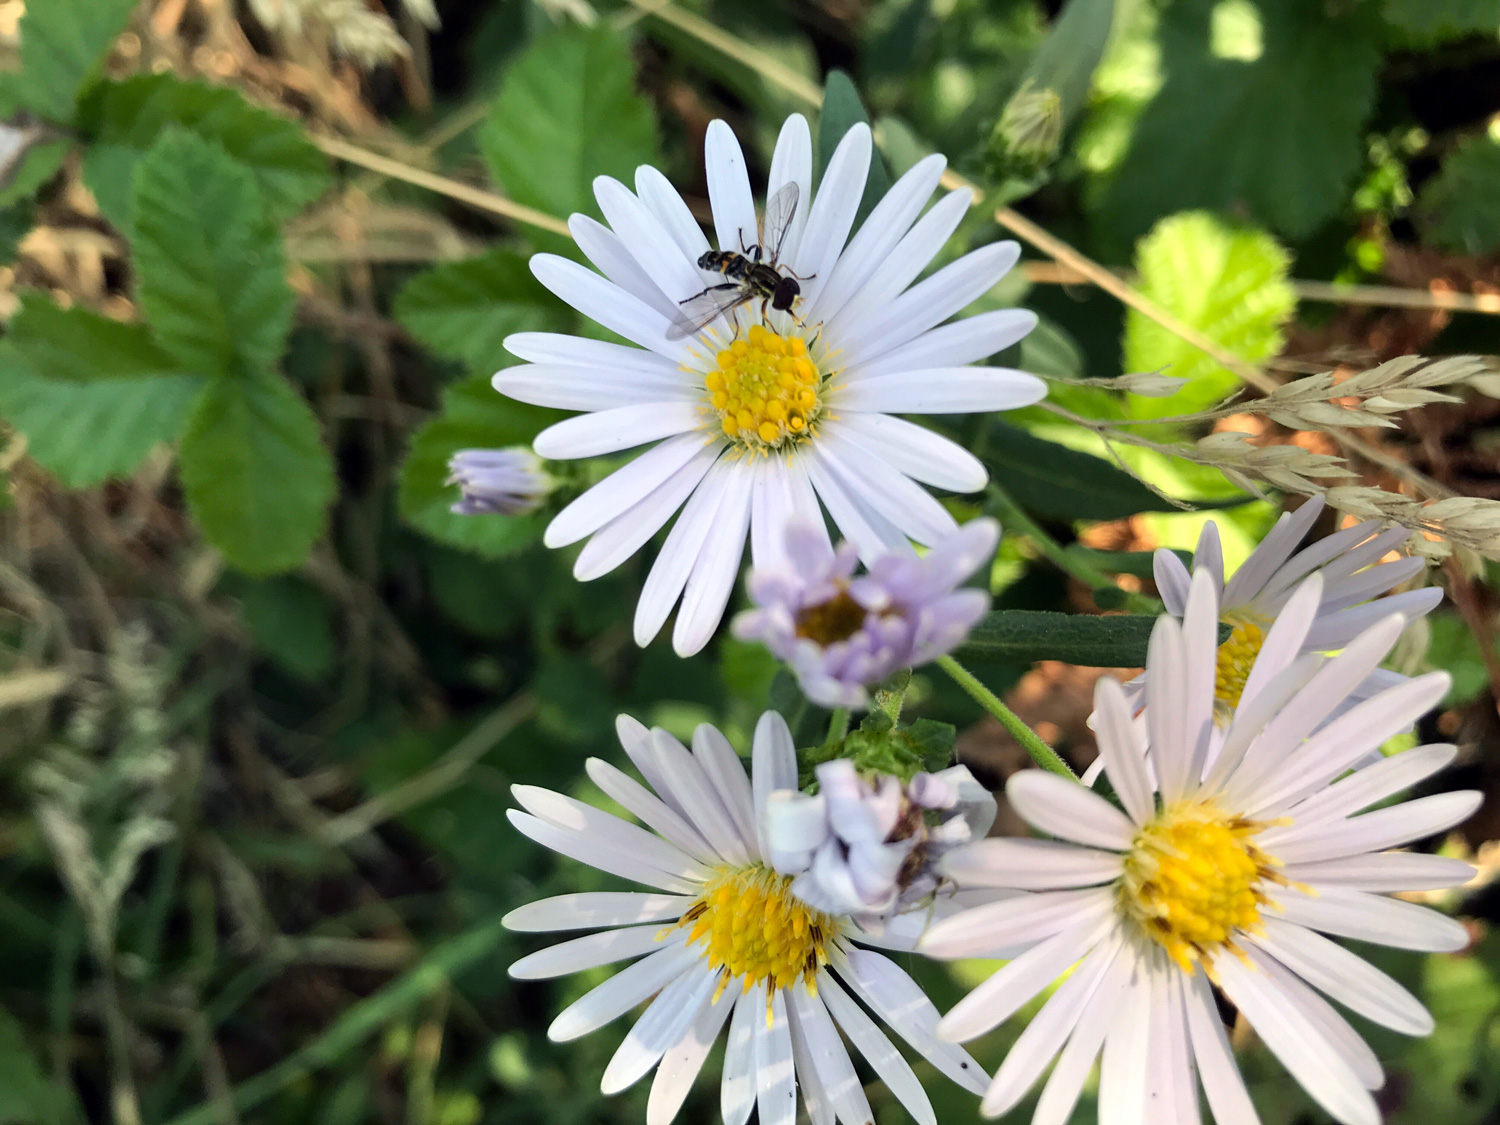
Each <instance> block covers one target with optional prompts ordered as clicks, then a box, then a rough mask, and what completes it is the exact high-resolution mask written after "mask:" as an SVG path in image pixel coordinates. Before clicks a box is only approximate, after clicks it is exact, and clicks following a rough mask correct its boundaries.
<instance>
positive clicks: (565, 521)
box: [542, 434, 713, 547]
mask: <svg viewBox="0 0 1500 1125" xmlns="http://www.w3.org/2000/svg"><path fill="white" fill-rule="evenodd" d="M710 448H711V447H710V446H708V445H707V443H705V442H704V440H703V439H702V438H701V437H700V436H699V435H697V434H683V435H682V436H681V437H675V438H671V439H669V440H667V441H664V442H662V443H661V444H660V445H658V446H656V447H654V448H652V449H648V450H646V452H644V453H642V454H641V455H640V456H639V457H637V458H636V459H635V460H633V461H631V462H629V463H628V464H626V465H624V466H622V467H621V468H619V469H616V470H615V471H614V472H613V473H611V474H610V475H609V476H607V477H605V478H604V479H603V480H602V481H600V482H599V483H598V484H596V485H594V486H593V487H592V488H590V489H589V490H588V491H587V492H585V493H584V494H583V495H582V496H580V497H578V499H576V500H574V501H573V502H572V503H571V504H569V505H568V506H567V507H566V508H564V509H563V510H562V511H561V512H558V513H557V515H556V516H555V517H554V518H553V520H552V522H551V523H550V524H548V525H547V531H546V534H545V535H544V536H543V538H542V541H543V542H544V543H546V545H547V546H549V547H566V546H567V545H568V544H569V543H576V542H578V540H580V539H582V538H584V537H585V536H587V535H592V534H593V533H594V532H596V531H598V530H599V529H600V528H601V527H603V526H604V525H605V524H607V523H609V522H610V521H611V520H613V519H615V518H616V517H618V516H619V515H620V514H621V513H622V512H624V511H626V510H627V509H629V508H632V507H634V506H635V505H636V504H639V503H640V502H641V501H642V500H644V499H645V498H646V497H647V496H650V495H651V494H652V493H653V492H655V491H657V490H658V489H659V488H661V487H662V486H663V485H665V484H666V482H667V481H668V480H669V479H670V478H671V477H672V476H673V475H674V474H676V473H677V472H678V471H679V470H680V469H681V468H682V467H683V466H684V465H686V464H688V463H689V462H690V461H693V460H694V459H695V458H696V459H697V460H699V461H703V460H705V459H706V460H707V461H708V463H709V464H712V463H713V459H712V457H710V456H709V455H708V453H707V452H706V451H707V450H708V449H710ZM703 471H704V472H707V469H706V468H705V469H704V470H703ZM699 475H700V476H701V475H702V474H701V473H700V474H699ZM679 503H680V501H679ZM663 522H665V521H663ZM657 526H658V527H659V526H660V524H658V525H657Z"/></svg>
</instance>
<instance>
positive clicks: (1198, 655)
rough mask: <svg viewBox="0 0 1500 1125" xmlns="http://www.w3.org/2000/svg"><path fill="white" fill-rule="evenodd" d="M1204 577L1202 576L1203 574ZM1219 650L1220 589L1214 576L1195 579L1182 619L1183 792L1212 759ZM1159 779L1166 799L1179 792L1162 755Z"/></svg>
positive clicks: (1157, 763)
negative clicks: (1210, 757)
mask: <svg viewBox="0 0 1500 1125" xmlns="http://www.w3.org/2000/svg"><path fill="white" fill-rule="evenodd" d="M1200 574H1201V572H1200ZM1218 648H1219V598H1218V588H1217V586H1216V585H1215V584H1214V581H1213V578H1212V576H1210V575H1203V576H1202V577H1200V576H1199V574H1194V575H1193V584H1192V586H1191V587H1190V588H1189V590H1188V601H1187V610H1186V611H1185V612H1184V614H1183V617H1182V655H1183V660H1184V663H1185V671H1186V673H1187V679H1186V682H1185V683H1184V685H1183V702H1184V711H1183V716H1182V729H1183V731H1184V734H1185V737H1186V742H1185V743H1184V747H1183V749H1184V750H1185V752H1186V758H1185V760H1184V765H1185V767H1186V768H1185V770H1184V772H1183V773H1182V775H1181V780H1180V785H1181V791H1182V792H1187V791H1188V790H1191V789H1196V788H1197V786H1198V783H1199V782H1200V781H1201V780H1202V778H1203V767H1204V764H1205V762H1206V760H1207V757H1208V748H1209V739H1210V734H1211V733H1212V731H1213V708H1214V676H1215V661H1216V659H1217V653H1218ZM1152 764H1153V765H1154V766H1155V767H1156V770H1157V777H1158V778H1161V779H1162V785H1161V790H1162V796H1163V798H1166V799H1169V800H1170V799H1171V798H1170V797H1169V796H1168V794H1169V793H1172V792H1173V791H1175V790H1177V788H1178V783H1174V782H1170V781H1168V780H1167V779H1166V778H1165V777H1164V775H1163V759H1162V757H1161V756H1160V755H1159V754H1158V755H1155V756H1154V758H1153V763H1152Z"/></svg>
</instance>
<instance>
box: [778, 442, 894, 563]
mask: <svg viewBox="0 0 1500 1125" xmlns="http://www.w3.org/2000/svg"><path fill="white" fill-rule="evenodd" d="M802 464H803V467H804V468H805V469H806V470H807V479H808V480H809V481H810V482H811V483H812V486H813V490H814V491H815V492H817V494H818V499H819V500H821V501H822V502H823V506H824V507H826V508H827V509H828V514H829V515H830V516H832V517H833V522H834V523H836V524H837V525H838V529H839V530H840V531H841V532H843V534H844V538H845V539H847V540H849V541H850V542H851V543H853V544H854V545H855V546H856V547H857V548H858V549H859V557H860V559H861V560H862V561H863V562H864V564H865V565H866V566H870V565H871V564H873V563H874V561H875V560H876V559H878V558H880V557H881V556H882V555H885V554H888V553H890V552H892V551H900V550H903V549H905V550H910V547H909V546H908V545H907V542H906V537H905V536H904V535H902V534H901V532H900V531H899V530H898V529H896V528H894V527H892V526H890V521H888V520H885V519H873V518H871V516H870V513H869V511H868V510H867V508H866V507H865V505H863V504H862V503H860V502H859V500H858V499H857V497H856V496H855V494H854V493H853V492H852V491H851V489H850V488H849V482H848V479H847V478H848V472H847V470H844V471H841V470H840V466H839V463H838V461H837V459H832V460H830V459H829V457H828V456H827V455H825V453H824V452H823V449H822V448H821V445H819V446H813V447H812V448H810V449H809V450H808V452H807V453H806V454H805V455H804V456H803V458H802Z"/></svg>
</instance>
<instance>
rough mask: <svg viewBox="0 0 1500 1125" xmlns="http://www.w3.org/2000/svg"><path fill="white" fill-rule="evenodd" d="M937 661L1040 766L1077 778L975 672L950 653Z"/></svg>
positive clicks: (1054, 751)
mask: <svg viewBox="0 0 1500 1125" xmlns="http://www.w3.org/2000/svg"><path fill="white" fill-rule="evenodd" d="M937 664H938V667H939V668H941V669H942V670H943V671H944V672H947V673H948V675H949V676H951V677H952V679H953V682H954V683H956V684H957V685H958V686H959V687H961V688H963V689H964V691H966V692H968V693H969V696H970V697H971V698H972V699H973V700H974V702H975V703H977V704H979V706H981V707H983V708H984V709H985V710H986V711H988V712H989V713H990V714H991V715H993V716H995V718H997V719H999V720H1000V725H1001V726H1003V727H1004V728H1005V729H1006V730H1008V731H1010V733H1011V736H1012V737H1013V738H1014V739H1015V740H1016V741H1017V742H1019V743H1020V744H1021V745H1022V747H1024V748H1025V750H1026V753H1028V754H1030V755H1031V760H1032V761H1033V762H1035V763H1036V764H1037V765H1039V766H1041V767H1042V769H1044V770H1051V771H1052V772H1053V773H1055V774H1058V775H1060V776H1062V777H1066V778H1068V779H1069V780H1070V781H1077V780H1078V775H1077V774H1075V773H1074V772H1073V771H1072V770H1071V769H1069V768H1068V763H1067V762H1065V761H1063V760H1062V759H1061V758H1060V757H1058V756H1057V751H1056V750H1054V749H1052V747H1050V746H1048V745H1047V744H1046V743H1045V742H1043V741H1042V740H1041V739H1040V738H1039V737H1037V733H1036V731H1034V730H1032V729H1031V728H1030V727H1029V726H1027V725H1026V724H1025V723H1023V722H1022V721H1021V719H1020V717H1019V716H1018V715H1017V714H1016V713H1015V712H1014V711H1012V710H1011V709H1010V708H1009V707H1007V706H1006V705H1005V704H1004V703H1002V702H1000V697H999V696H998V695H996V694H995V693H994V692H992V691H991V690H990V689H989V688H987V687H985V686H984V685H983V684H982V683H980V682H979V680H978V679H976V678H975V676H974V673H972V672H970V671H969V670H968V669H967V668H965V667H964V666H963V665H962V664H960V663H959V662H958V661H957V660H954V659H953V657H951V656H940V657H938V659H937Z"/></svg>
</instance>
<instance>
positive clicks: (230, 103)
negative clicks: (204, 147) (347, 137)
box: [79, 74, 331, 230]
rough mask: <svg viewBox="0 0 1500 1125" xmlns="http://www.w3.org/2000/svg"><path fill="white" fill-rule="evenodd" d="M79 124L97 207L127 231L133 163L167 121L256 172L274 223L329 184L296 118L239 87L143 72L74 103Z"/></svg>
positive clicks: (322, 161)
mask: <svg viewBox="0 0 1500 1125" xmlns="http://www.w3.org/2000/svg"><path fill="white" fill-rule="evenodd" d="M79 122H80V127H81V128H82V129H83V130H84V131H85V132H87V133H89V134H90V135H91V136H92V137H93V143H92V144H90V145H89V147H88V149H87V151H86V155H85V157H84V164H83V176H84V182H85V183H87V184H88V186H89V189H90V190H91V191H92V192H93V193H94V197H95V198H96V199H97V200H98V201H99V209H100V210H101V211H103V212H104V215H105V217H106V218H108V219H109V221H110V222H112V223H114V224H115V226H117V227H119V228H120V229H121V230H128V229H130V221H131V204H132V202H133V200H132V185H133V183H134V173H135V166H136V163H137V162H138V161H139V160H140V159H141V157H142V156H143V155H144V154H145V153H146V151H147V150H148V149H149V148H150V147H151V146H152V144H154V143H155V141H156V139H157V138H158V137H159V136H161V134H162V132H163V131H164V130H166V129H168V128H169V127H171V126H173V125H177V126H181V127H183V128H185V129H188V130H190V131H191V132H193V133H194V134H196V135H197V136H199V137H201V138H203V139H204V140H206V141H210V142H212V143H214V144H217V145H218V146H219V147H220V148H222V149H223V150H224V151H225V152H227V153H228V154H229V155H230V156H231V157H233V158H234V159H235V161H237V162H238V163H239V164H241V165H243V166H244V167H245V168H246V169H248V170H249V171H250V173H251V175H253V176H254V177H255V183H256V186H257V187H258V188H259V189H260V196H261V201H262V203H263V204H264V205H265V208H266V212H267V215H268V217H269V218H270V219H272V220H273V221H280V220H283V219H286V218H287V217H289V216H291V215H293V214H295V213H296V212H297V211H299V210H301V209H302V208H303V207H305V206H306V205H307V204H308V203H310V202H312V201H313V200H314V199H316V198H317V197H318V196H320V195H322V194H323V192H324V191H326V190H327V189H328V186H329V184H330V183H331V179H330V176H329V172H328V161H327V160H326V159H325V158H324V156H323V154H322V153H321V152H319V151H318V149H317V147H316V146H315V145H313V143H312V142H311V141H309V140H308V139H307V136H306V134H305V133H304V132H303V131H302V128H301V127H300V126H299V125H298V124H297V123H296V122H294V121H289V120H287V119H286V118H284V117H280V116H277V115H276V114H274V113H270V112H269V111H267V110H264V109H261V108H260V107H259V106H254V105H251V104H250V103H249V102H247V101H246V100H245V99H244V98H243V97H242V96H241V95H240V94H239V93H238V92H237V91H235V90H231V89H229V88H227V87H223V86H208V85H205V84H204V83H202V82H184V81H183V80H182V79H180V78H177V77H175V76H174V75H171V74H142V75H137V76H135V77H133V78H127V79H125V80H124V81H122V82H103V83H100V84H99V85H98V86H96V87H95V88H94V89H93V90H91V91H90V93H89V95H88V96H87V97H86V98H85V99H84V101H83V104H82V105H81V106H80V108H79Z"/></svg>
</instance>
